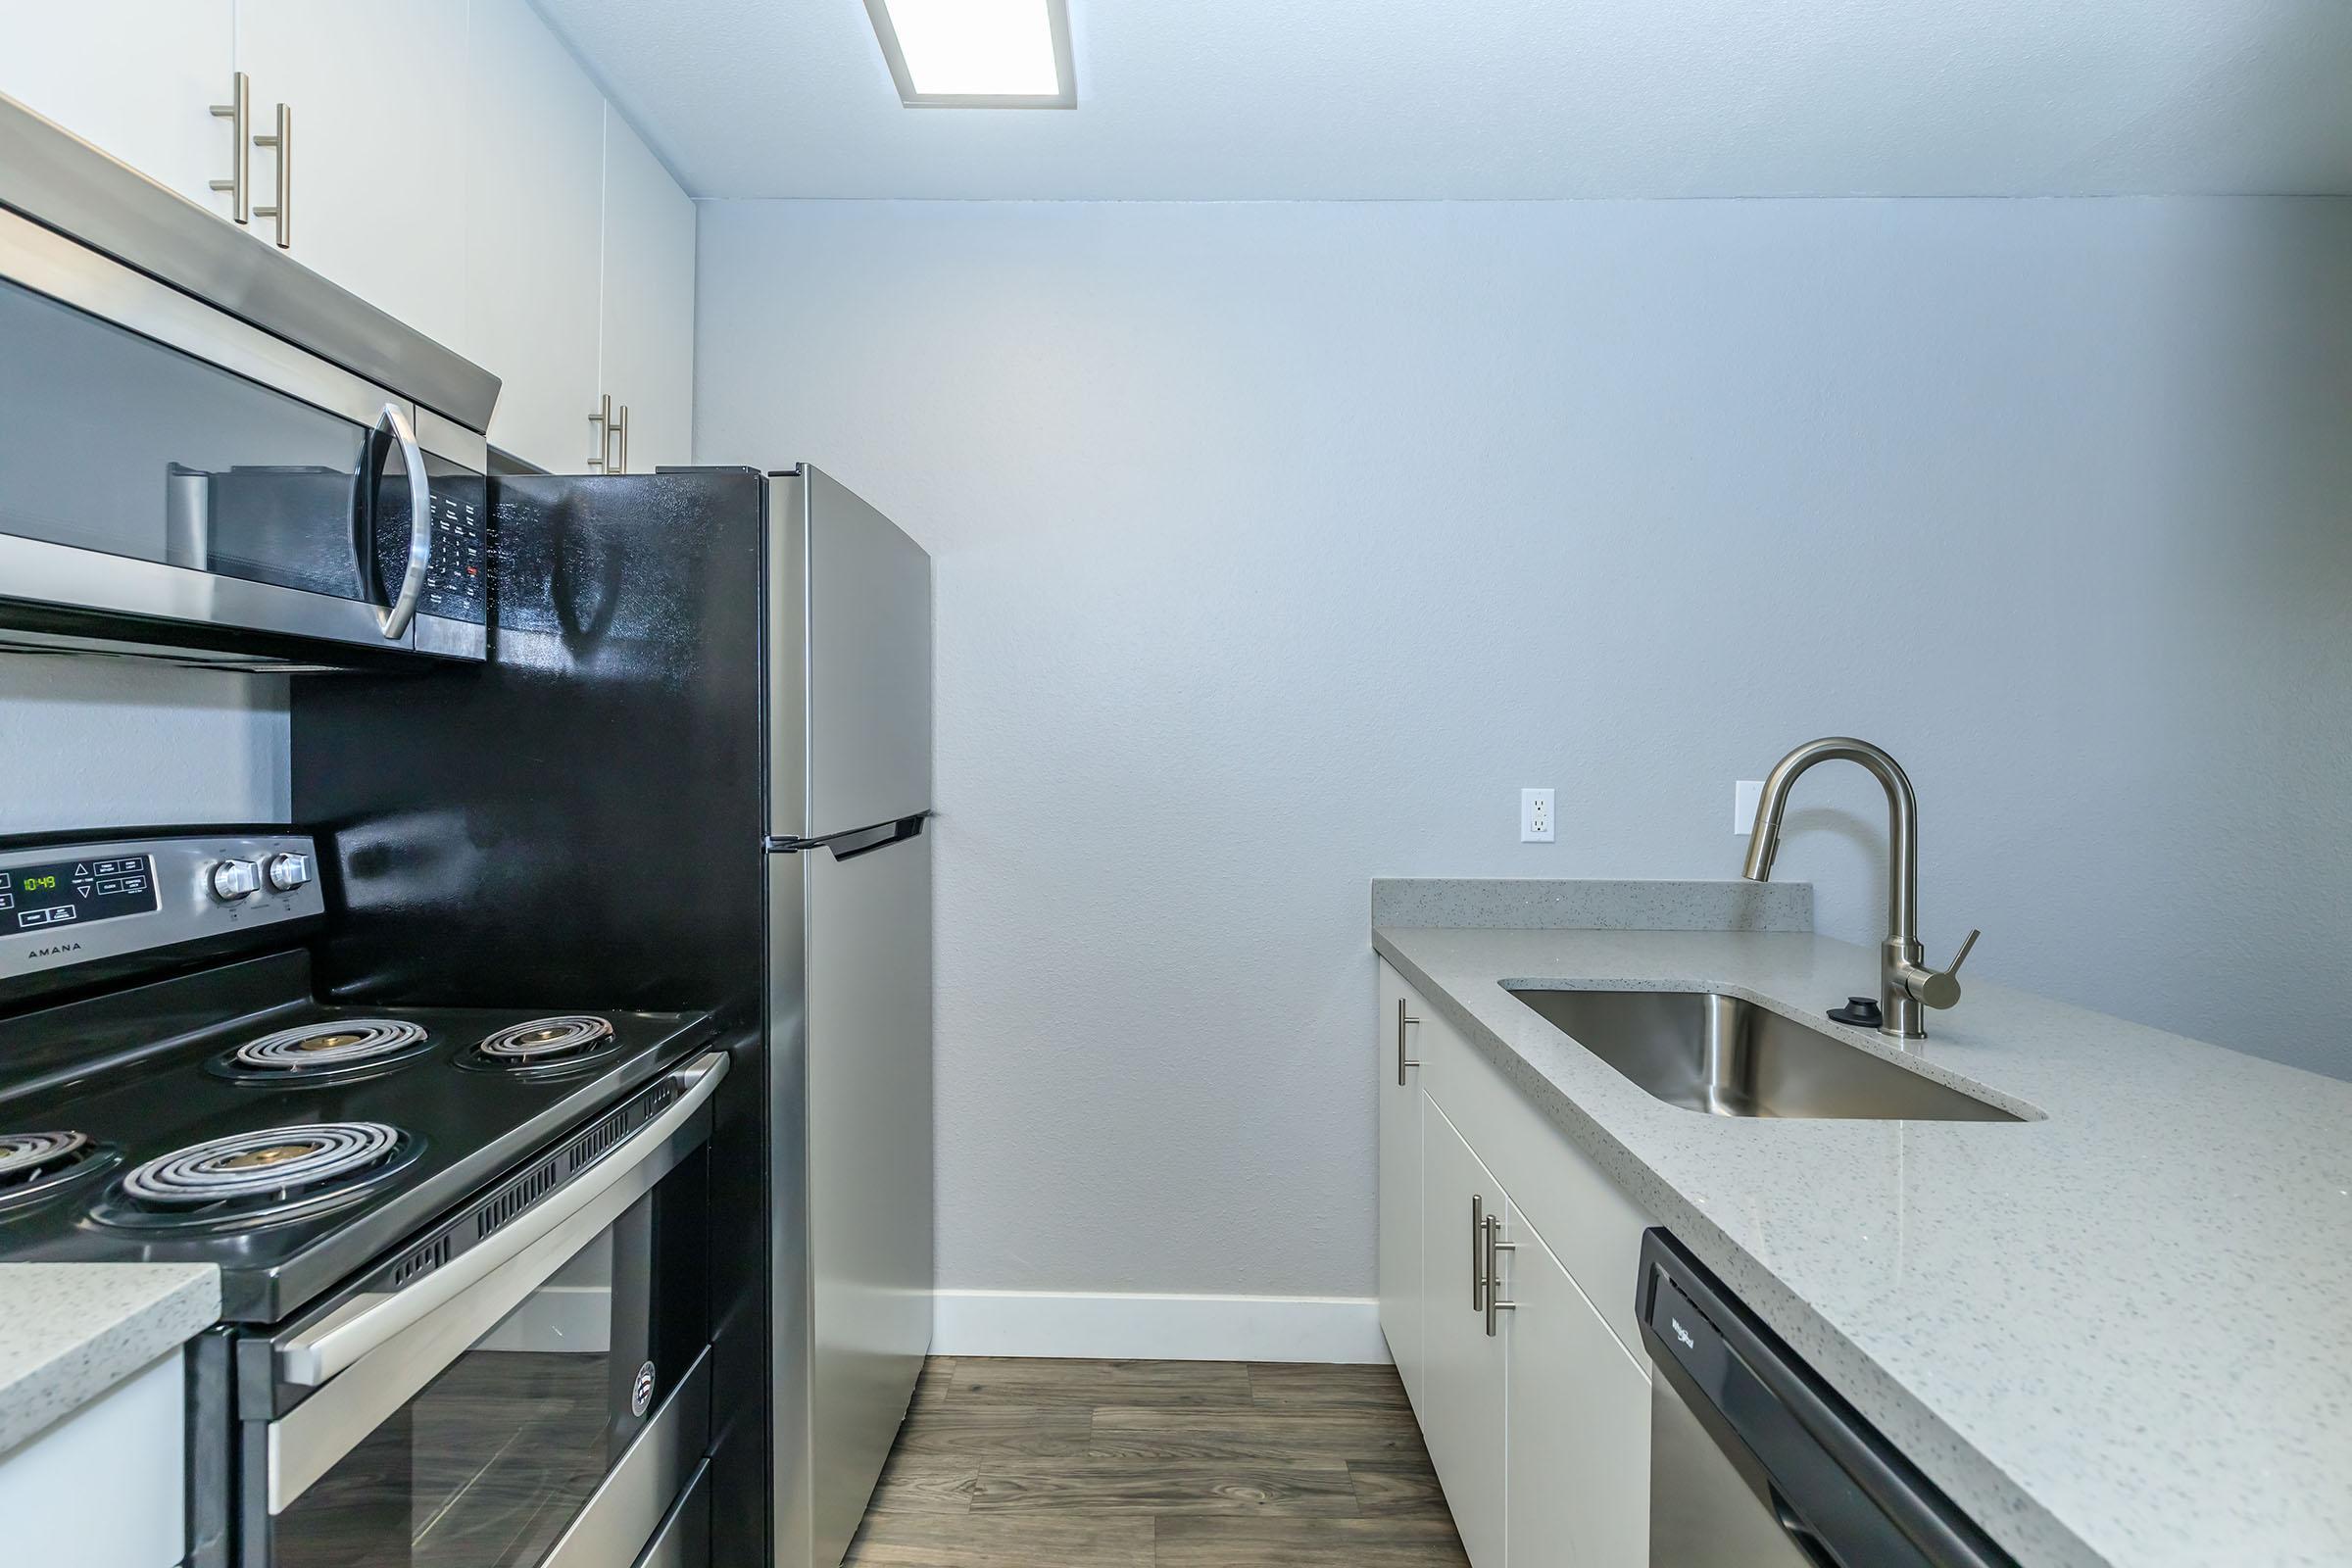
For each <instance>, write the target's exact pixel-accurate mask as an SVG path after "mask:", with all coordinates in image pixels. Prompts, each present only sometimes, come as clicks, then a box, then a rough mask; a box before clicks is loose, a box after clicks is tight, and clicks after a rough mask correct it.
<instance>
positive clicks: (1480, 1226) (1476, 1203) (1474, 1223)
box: [1470, 1193, 1487, 1312]
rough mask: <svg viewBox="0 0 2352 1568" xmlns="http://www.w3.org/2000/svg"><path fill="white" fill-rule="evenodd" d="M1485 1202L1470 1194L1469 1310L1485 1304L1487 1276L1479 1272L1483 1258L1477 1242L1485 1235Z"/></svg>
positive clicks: (1474, 1309) (1479, 1307)
mask: <svg viewBox="0 0 2352 1568" xmlns="http://www.w3.org/2000/svg"><path fill="white" fill-rule="evenodd" d="M1486 1230H1487V1203H1486V1200H1485V1199H1483V1198H1481V1197H1479V1196H1478V1194H1476V1193H1472V1194H1471V1195H1470V1310H1471V1311H1473V1312H1476V1311H1480V1310H1482V1309H1483V1308H1484V1307H1485V1306H1486V1304H1487V1277H1486V1275H1485V1274H1484V1273H1483V1272H1481V1265H1482V1263H1483V1261H1484V1259H1483V1258H1482V1257H1481V1256H1480V1253H1479V1243H1480V1240H1481V1238H1483V1237H1484V1236H1485V1235H1486Z"/></svg>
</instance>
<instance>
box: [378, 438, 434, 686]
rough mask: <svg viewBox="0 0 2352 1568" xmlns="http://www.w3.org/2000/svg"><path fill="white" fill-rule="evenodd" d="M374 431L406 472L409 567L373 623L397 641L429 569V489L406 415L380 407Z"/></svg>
mask: <svg viewBox="0 0 2352 1568" xmlns="http://www.w3.org/2000/svg"><path fill="white" fill-rule="evenodd" d="M375 428H376V433H377V434H379V435H381V434H386V433H388V434H390V436H391V437H392V439H393V440H395V441H397V442H399V443H400V456H401V461H402V464H403V466H406V467H407V468H408V470H409V567H408V570H407V571H405V572H403V573H402V574H401V578H400V592H399V593H398V594H396V595H395V596H394V597H393V600H392V608H391V609H389V610H379V611H377V612H376V613H375V622H376V624H377V625H378V626H380V627H382V628H383V633H384V635H385V636H386V637H389V638H391V639H392V640H393V641H395V642H397V641H399V640H400V639H401V638H402V637H404V636H406V635H407V634H408V630H409V622H410V621H412V620H415V619H416V618H417V601H418V600H419V599H421V598H423V597H424V575H425V573H426V572H427V571H429V570H431V569H432V564H433V487H432V481H431V480H430V479H429V478H428V477H427V476H426V474H425V471H424V449H423V448H422V447H420V446H418V445H417V432H416V431H414V430H412V429H410V428H409V417H408V416H407V415H405V414H403V413H401V412H400V408H399V406H398V405H397V404H391V403H387V404H385V405H384V412H383V413H381V414H379V415H377V416H376V417H375Z"/></svg>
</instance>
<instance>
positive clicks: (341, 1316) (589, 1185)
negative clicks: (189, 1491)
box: [276, 1051, 727, 1389]
mask: <svg viewBox="0 0 2352 1568" xmlns="http://www.w3.org/2000/svg"><path fill="white" fill-rule="evenodd" d="M726 1075H727V1056H726V1053H724V1052H720V1051H713V1052H711V1053H710V1054H707V1055H704V1056H701V1057H698V1058H696V1059H695V1060H694V1061H693V1062H690V1063H689V1064H688V1065H686V1066H685V1067H683V1068H681V1069H679V1071H678V1072H677V1074H676V1075H675V1081H676V1082H677V1084H678V1085H679V1087H680V1089H681V1090H682V1093H680V1094H679V1096H678V1098H677V1099H675V1100H673V1101H671V1102H670V1103H669V1106H668V1108H667V1109H665V1110H663V1111H662V1113H661V1114H660V1115H658V1116H656V1117H655V1118H654V1119H653V1120H652V1121H649V1122H647V1123H646V1124H645V1125H644V1126H643V1127H640V1128H639V1129H637V1131H636V1132H635V1133H634V1134H632V1135H631V1136H630V1137H629V1138H628V1139H627V1140H625V1141H624V1142H622V1143H621V1144H619V1145H617V1146H616V1147H614V1149H613V1151H612V1152H610V1153H608V1154H607V1155H606V1156H605V1157H604V1158H603V1159H600V1160H598V1161H597V1162H596V1163H595V1164H594V1165H591V1166H590V1167H589V1168H588V1170H587V1173H586V1174H585V1175H583V1176H581V1177H580V1178H579V1179H578V1180H577V1181H573V1182H567V1183H565V1184H564V1186H562V1187H559V1188H557V1189H556V1190H555V1191H554V1192H553V1193H551V1194H549V1195H548V1196H547V1198H546V1199H545V1200H544V1201H541V1202H539V1203H537V1204H535V1205H534V1206H532V1207H530V1208H527V1209H525V1210H523V1211H522V1212H521V1213H520V1214H517V1215H515V1217H514V1218H513V1219H511V1220H509V1221H508V1222H507V1223H506V1224H505V1225H504V1226H502V1227H500V1228H499V1229H498V1230H496V1231H493V1232H492V1233H491V1234H490V1236H489V1238H488V1240H486V1241H484V1242H482V1243H481V1245H479V1246H478V1247H472V1248H468V1249H467V1250H465V1251H463V1252H460V1253H459V1254H458V1255H457V1256H456V1257H454V1258H451V1259H450V1260H449V1261H448V1262H446V1263H444V1264H442V1265H441V1266H440V1267H439V1268H437V1269H434V1270H433V1271H432V1272H431V1273H429V1274H426V1275H425V1276H423V1277H422V1278H421V1279H419V1280H417V1282H416V1283H415V1284H413V1285H405V1286H403V1287H401V1288H400V1289H399V1290H397V1291H370V1292H366V1293H364V1294H362V1295H359V1296H355V1297H353V1298H352V1299H350V1300H348V1301H345V1302H344V1303H342V1304H341V1305H340V1306H338V1307H336V1308H335V1309H334V1310H333V1311H331V1312H329V1313H327V1314H326V1315H325V1316H323V1317H321V1318H320V1319H319V1321H318V1322H316V1323H314V1324H311V1325H310V1326H308V1327H306V1328H304V1329H301V1330H299V1331H298V1332H296V1333H295V1334H294V1335H293V1337H291V1338H290V1339H287V1340H284V1341H281V1342H280V1343H279V1345H278V1347H277V1354H276V1360H277V1381H278V1382H280V1383H283V1384H291V1385H293V1386H294V1387H297V1388H306V1389H311V1388H318V1387H319V1386H320V1385H322V1384H324V1383H326V1382H327V1381H328V1380H329V1379H331V1378H333V1377H334V1376H336V1375H337V1374H338V1373H340V1372H342V1371H344V1370H345V1369H346V1368H348V1367H351V1366H354V1365H356V1364H357V1363H358V1362H359V1361H360V1359H361V1358H362V1357H364V1356H366V1355H368V1354H369V1353H370V1352H372V1351H374V1350H376V1349H378V1348H382V1347H383V1346H385V1345H386V1344H388V1343H390V1342H391V1341H392V1340H393V1339H394V1338H395V1337H397V1336H399V1335H400V1334H403V1333H405V1332H407V1331H408V1330H409V1329H412V1328H414V1327H416V1326H417V1324H418V1323H421V1322H423V1321H424V1320H425V1319H426V1318H428V1317H430V1316H431V1315H432V1314H433V1313H435V1312H437V1311H439V1310H441V1309H442V1308H443V1307H445V1306H447V1305H448V1304H449V1303H450V1302H452V1301H454V1300H456V1299H459V1298H460V1297H462V1296H464V1295H465V1294H466V1292H467V1291H469V1290H471V1289H473V1287H474V1286H476V1285H478V1284H480V1283H481V1282H482V1281H484V1280H486V1279H488V1278H489V1277H490V1276H491V1275H493V1274H495V1273H497V1272H498V1271H499V1270H500V1269H501V1268H503V1267H504V1266H505V1265H506V1264H508V1263H510V1262H513V1261H514V1260H515V1258H517V1257H520V1256H521V1255H522V1254H523V1253H525V1252H527V1251H529V1250H532V1249H533V1248H534V1247H537V1246H538V1245H539V1244H541V1243H543V1242H545V1241H546V1240H547V1239H548V1238H549V1237H551V1236H553V1235H556V1234H557V1233H558V1232H561V1231H564V1230H566V1229H571V1230H577V1229H580V1228H581V1226H580V1225H579V1224H568V1225H567V1222H571V1221H574V1220H575V1219H577V1218H578V1216H580V1215H581V1214H582V1213H583V1212H584V1211H585V1212H589V1213H601V1212H603V1210H605V1209H606V1208H608V1207H611V1206H612V1205H611V1204H609V1203H598V1202H597V1200H598V1199H599V1198H603V1197H604V1196H605V1195H606V1194H608V1193H611V1192H612V1191H613V1189H614V1188H616V1187H619V1186H620V1185H621V1184H622V1183H623V1182H624V1181H626V1180H627V1178H628V1177H629V1176H631V1175H632V1174H633V1173H636V1172H638V1171H639V1169H640V1167H642V1166H643V1165H644V1164H645V1163H646V1161H647V1160H649V1159H651V1158H652V1157H653V1156H654V1154H655V1153H656V1152H659V1151H661V1150H662V1148H663V1147H664V1146H665V1145H666V1144H667V1143H668V1142H669V1140H670V1137H671V1135H672V1134H674V1133H676V1132H677V1131H678V1129H679V1128H681V1127H683V1126H685V1125H686V1124H687V1122H689V1121H691V1120H692V1119H693V1118H694V1115H695V1113H696V1112H697V1111H699V1110H701V1109H702V1108H703V1105H704V1103H706V1102H708V1101H709V1100H710V1098H711V1095H712V1094H714V1093H716V1092H717V1089H718V1083H719V1080H720V1079H722V1078H724V1077H725V1076H726ZM673 1163H674V1161H673ZM663 1174H666V1171H665V1170H664V1171H660V1172H648V1173H646V1175H645V1176H644V1178H643V1179H641V1180H640V1181H638V1182H632V1183H629V1187H630V1189H633V1191H629V1193H628V1198H629V1201H632V1202H633V1201H635V1200H636V1198H637V1197H639V1196H641V1195H642V1193H643V1192H644V1191H645V1189H647V1188H648V1187H650V1186H651V1185H652V1182H653V1181H655V1180H658V1179H659V1178H660V1176H661V1175H663ZM622 1206H624V1207H625V1206H626V1205H625V1204H623V1205H622ZM610 1223H612V1221H611V1220H610V1219H609V1218H608V1219H602V1220H599V1221H597V1223H596V1225H595V1227H594V1229H593V1230H589V1231H588V1232H587V1235H586V1236H583V1237H582V1238H581V1239H582V1240H583V1241H585V1240H587V1239H588V1237H590V1236H594V1235H595V1234H596V1232H597V1231H601V1230H603V1229H604V1228H605V1226H606V1225H608V1224H610ZM559 1261H560V1260H559ZM532 1288H536V1286H535V1284H534V1286H533V1287H532ZM523 1294H524V1295H528V1294H529V1290H527V1289H526V1290H525V1291H524V1292H523ZM516 1299H517V1300H519V1299H520V1297H517V1298H516Z"/></svg>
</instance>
